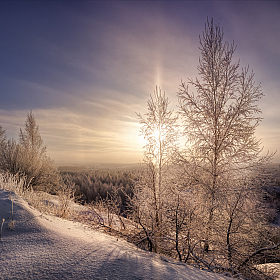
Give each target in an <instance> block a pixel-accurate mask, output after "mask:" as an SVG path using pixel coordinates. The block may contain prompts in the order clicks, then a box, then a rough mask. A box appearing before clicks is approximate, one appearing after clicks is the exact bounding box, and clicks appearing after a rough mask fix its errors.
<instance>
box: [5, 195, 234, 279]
mask: <svg viewBox="0 0 280 280" xmlns="http://www.w3.org/2000/svg"><path fill="white" fill-rule="evenodd" d="M12 201H13V219H14V225H15V228H14V230H11V229H10V228H9V225H8V224H9V222H11V219H12V215H11V209H12ZM3 218H4V219H5V222H4V225H3V230H2V238H1V240H0V279H5V280H6V279H172V280H174V279H187V280H208V279H209V280H214V279H229V278H228V277H225V276H220V275H218V274H214V273H211V272H206V271H202V270H199V269H197V268H194V267H192V266H188V265H186V264H183V263H180V262H177V261H174V260H172V259H169V258H167V257H162V256H160V255H157V254H154V253H151V252H146V251H143V250H140V249H138V248H137V247H136V246H134V245H133V244H130V243H128V242H126V241H125V240H120V239H117V238H116V237H113V236H109V235H106V234H104V233H102V232H99V231H97V230H94V229H91V228H88V227H86V226H84V225H83V224H80V223H77V222H73V221H68V220H64V219H61V218H58V217H56V216H52V215H47V214H42V213H40V212H39V211H38V210H36V209H34V208H32V207H31V206H29V205H28V203H27V202H26V201H24V200H23V199H22V198H21V197H19V196H18V195H16V194H14V193H9V192H8V191H5V190H0V226H1V223H2V219H3Z"/></svg>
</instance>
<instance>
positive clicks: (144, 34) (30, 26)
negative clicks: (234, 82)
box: [0, 1, 280, 164]
mask: <svg viewBox="0 0 280 280" xmlns="http://www.w3.org/2000/svg"><path fill="white" fill-rule="evenodd" d="M279 15H280V2H278V1H108V2H107V1H0V34H1V44H0V62H1V63H0V84H1V90H0V95H1V102H0V125H2V127H3V128H4V129H5V130H6V132H7V135H8V138H12V137H13V138H17V136H18V132H19V128H20V127H22V126H23V125H24V122H25V119H26V114H27V112H28V111H30V110H32V111H33V113H34V114H35V117H36V119H37V122H38V124H39V127H40V132H41V135H42V137H43V139H44V143H45V144H46V145H47V149H48V154H49V155H50V156H51V157H52V158H53V159H54V160H55V162H56V163H57V164H74V163H79V164H81V163H91V162H117V163H118V162H119V163H121V162H123V163H129V162H131V163H132V162H138V161H140V160H141V157H142V146H143V139H142V137H140V136H139V127H140V126H139V123H138V119H137V116H136V114H135V112H141V113H145V112H146V102H147V99H148V98H149V95H150V94H151V93H153V91H154V89H155V86H156V85H157V86H160V87H161V89H162V90H164V91H165V92H166V94H167V96H168V97H169V99H170V102H171V104H170V105H171V107H172V108H174V109H176V106H177V91H178V88H179V85H180V82H181V79H182V80H183V81H187V78H195V77H197V65H198V59H199V55H200V51H199V49H198V46H199V39H198V38H199V35H201V34H202V31H203V29H204V24H205V22H206V20H207V17H209V18H211V17H213V18H214V22H215V23H219V24H220V25H221V26H222V28H223V30H224V39H225V40H227V41H229V42H232V41H233V40H234V42H235V44H236V45H237V50H236V52H235V54H234V60H235V61H238V60H239V59H240V65H241V66H243V67H246V66H247V65H248V64H249V65H250V68H251V69H253V70H254V72H255V81H256V83H261V85H262V90H263V92H264V94H265V96H264V97H263V99H262V100H261V101H260V103H259V107H260V109H261V110H262V112H263V114H262V117H263V121H262V123H261V124H260V126H259V127H258V129H257V131H256V136H257V137H258V138H261V139H262V143H263V146H264V151H267V150H269V151H275V150H278V151H279V152H278V154H276V156H275V161H276V162H280V145H279V140H280V92H279V91H280V79H279V73H280V49H279V45H280V35H279V34H280V17H279Z"/></svg>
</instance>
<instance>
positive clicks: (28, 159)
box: [19, 111, 59, 191]
mask: <svg viewBox="0 0 280 280" xmlns="http://www.w3.org/2000/svg"><path fill="white" fill-rule="evenodd" d="M19 146H20V149H21V153H22V157H21V162H20V170H19V173H21V174H22V175H23V176H24V177H25V180H26V187H29V186H33V187H34V186H36V187H37V188H38V187H40V188H43V189H46V190H50V191H54V189H55V188H56V187H57V185H58V184H59V174H58V171H57V169H56V167H55V166H54V164H53V162H52V160H51V159H50V158H49V157H48V156H47V149H46V146H45V145H44V143H43V139H42V137H41V135H40V132H39V126H38V125H37V123H36V119H35V116H34V114H33V113H32V111H30V112H29V113H28V114H27V119H26V121H25V127H24V129H20V133H19Z"/></svg>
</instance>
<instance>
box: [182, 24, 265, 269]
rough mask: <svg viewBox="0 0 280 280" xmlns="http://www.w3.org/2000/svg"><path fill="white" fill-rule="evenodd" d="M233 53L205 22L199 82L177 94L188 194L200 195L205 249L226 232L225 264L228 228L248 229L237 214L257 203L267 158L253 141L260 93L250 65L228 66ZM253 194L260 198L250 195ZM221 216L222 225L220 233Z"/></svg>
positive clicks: (218, 32)
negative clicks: (261, 169) (258, 172)
mask: <svg viewBox="0 0 280 280" xmlns="http://www.w3.org/2000/svg"><path fill="white" fill-rule="evenodd" d="M235 49H236V47H235V45H234V43H232V44H229V43H228V42H223V32H222V30H221V28H220V26H219V25H214V24H213V20H211V21H210V22H209V21H207V24H206V25H205V31H204V33H203V35H202V37H200V50H201V57H200V59H199V65H198V74H199V76H200V79H198V78H196V79H195V80H192V79H189V81H188V83H187V84H186V83H184V82H182V83H181V86H180V90H179V93H178V98H179V108H180V114H181V116H182V119H183V126H184V135H185V136H186V137H187V139H188V142H187V145H186V147H187V149H186V153H185V154H184V155H181V159H182V161H183V162H184V164H185V166H186V169H185V171H186V174H187V176H188V178H191V180H192V185H193V190H192V192H193V194H194V195H195V196H196V197H197V198H198V197H200V211H201V212H200V217H203V218H204V224H203V225H202V230H201V231H202V232H203V231H204V233H203V238H202V239H204V240H203V242H204V250H205V251H206V252H208V250H209V249H210V248H209V246H212V248H213V246H214V243H215V242H216V241H217V234H218V235H219V234H224V233H227V235H226V237H225V238H224V237H221V238H223V240H227V246H228V247H227V248H228V250H227V257H228V262H229V265H230V266H232V252H233V250H231V249H230V246H231V244H230V240H231V238H232V236H235V239H236V235H234V233H233V228H234V230H235V234H236V233H237V232H238V231H237V228H238V229H240V223H242V222H243V225H244V227H245V224H246V227H247V230H248V226H249V221H248V219H247V218H246V219H245V217H244V218H242V217H240V216H242V215H241V213H242V212H243V214H244V212H246V211H247V213H252V211H253V210H256V208H257V207H256V205H258V204H257V203H258V202H259V201H260V200H261V194H260V192H261V189H260V188H259V184H256V183H255V181H254V179H253V178H254V176H255V173H254V171H255V170H256V167H258V166H259V165H260V164H261V163H263V162H264V161H265V160H266V159H267V157H265V158H261V157H260V152H261V150H262V149H261V147H260V141H259V140H257V139H256V137H255V130H256V127H257V126H258V124H259V122H260V120H261V118H260V117H259V116H258V114H259V113H261V111H260V109H259V108H258V106H257V102H258V101H259V100H260V99H261V97H262V96H263V93H262V91H261V88H260V85H256V84H255V82H254V73H253V72H250V71H249V67H246V68H242V69H241V71H239V62H233V54H234V52H235ZM189 87H190V88H191V90H190V89H189ZM192 90H194V91H195V93H193V92H192ZM242 191H244V193H246V195H245V198H243V197H242V196H241V194H242ZM258 192H259V195H253V193H254V194H256V193H258ZM248 194H250V195H251V197H254V199H255V201H254V203H253V201H251V202H250V203H251V204H250V203H248V201H247V200H248ZM259 205H260V204H259ZM249 209H250V211H249ZM237 212H238V213H237ZM221 213H223V214H221ZM225 217H227V220H226V221H225V220H224V218H225ZM238 217H240V219H237V218H238ZM221 218H223V221H224V222H225V224H224V226H225V225H226V228H223V230H222V231H221V227H220V226H221ZM242 219H243V220H242ZM244 227H243V229H244ZM219 230H220V231H219ZM218 231H219V232H218ZM244 231H245V229H244ZM222 232H223V233H222ZM239 233H240V236H241V231H240V232H239ZM243 236H244V235H243ZM211 242H212V244H211Z"/></svg>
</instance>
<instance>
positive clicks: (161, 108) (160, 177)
mask: <svg viewBox="0 0 280 280" xmlns="http://www.w3.org/2000/svg"><path fill="white" fill-rule="evenodd" d="M147 105H148V106H147V107H148V112H147V113H146V114H145V116H144V117H143V116H142V115H141V114H138V117H139V120H140V124H141V130H140V131H141V134H142V135H143V136H144V139H145V140H146V145H145V146H144V148H145V152H144V158H143V160H144V163H145V166H146V170H145V175H144V176H142V177H141V178H142V179H141V180H140V181H139V184H138V189H137V191H136V193H137V196H138V201H137V205H142V206H141V207H140V208H139V209H138V211H137V213H139V214H141V217H142V221H140V222H141V224H142V227H143V228H144V227H145V231H146V232H147V234H148V231H151V234H150V235H149V239H150V241H151V240H152V241H151V242H150V250H151V246H153V247H154V248H153V249H154V250H158V249H157V247H158V242H157V239H158V238H159V236H160V235H161V234H162V233H161V232H162V230H163V227H162V225H163V218H164V204H165V202H164V200H165V199H166V195H167V192H168V184H167V181H168V174H167V169H168V167H170V166H171V163H172V156H173V153H174V151H175V150H176V148H177V146H178V131H177V127H178V126H177V123H176V122H177V116H173V111H172V110H169V109H168V106H169V101H168V98H167V97H166V96H165V93H162V91H161V89H160V88H157V87H156V90H155V92H154V95H153V96H152V95H151V96H150V99H149V100H148V102H147ZM143 198H144V199H145V201H142V202H141V200H142V199H143ZM148 204H149V205H148ZM145 217H146V218H145ZM147 217H149V218H147ZM144 218H145V222H144V221H143V219H144ZM138 219H139V217H138ZM145 223H146V225H144V224H145Z"/></svg>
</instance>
